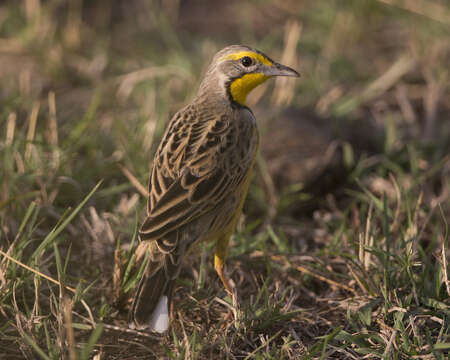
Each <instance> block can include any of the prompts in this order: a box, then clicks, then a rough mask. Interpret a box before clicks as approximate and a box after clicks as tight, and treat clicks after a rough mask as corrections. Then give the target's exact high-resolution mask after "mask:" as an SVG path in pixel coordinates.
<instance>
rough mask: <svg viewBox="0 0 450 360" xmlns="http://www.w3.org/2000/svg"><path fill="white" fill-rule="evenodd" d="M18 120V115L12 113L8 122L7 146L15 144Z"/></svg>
mask: <svg viewBox="0 0 450 360" xmlns="http://www.w3.org/2000/svg"><path fill="white" fill-rule="evenodd" d="M16 120H17V115H16V113H15V112H12V113H10V114H9V115H8V120H7V122H6V138H5V145H6V146H9V145H11V144H12V143H13V140H14V130H15V129H16Z"/></svg>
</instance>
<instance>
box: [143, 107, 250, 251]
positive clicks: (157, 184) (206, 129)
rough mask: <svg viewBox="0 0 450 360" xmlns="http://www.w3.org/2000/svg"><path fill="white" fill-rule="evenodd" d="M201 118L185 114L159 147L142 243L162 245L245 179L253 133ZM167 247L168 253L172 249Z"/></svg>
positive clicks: (209, 116) (207, 115) (209, 115)
mask: <svg viewBox="0 0 450 360" xmlns="http://www.w3.org/2000/svg"><path fill="white" fill-rule="evenodd" d="M203 114H204V115H203V116H202V114H199V113H197V112H196V111H195V108H192V107H189V106H188V107H186V108H184V109H183V110H181V111H180V112H179V113H177V114H176V115H175V116H174V118H173V119H172V121H171V123H170V125H169V127H168V129H167V131H166V133H165V135H164V137H163V140H162V141H161V144H160V146H159V148H158V151H157V153H156V156H155V160H154V163H153V170H152V174H151V178H150V185H149V189H150V191H149V192H150V195H149V201H148V209H147V218H146V220H145V222H144V224H143V225H142V227H141V230H140V236H141V239H142V240H156V239H161V238H162V237H164V236H165V235H166V234H168V233H170V232H172V231H174V230H176V229H179V228H180V227H181V226H183V225H185V224H187V223H189V222H191V221H192V220H194V219H196V218H198V217H200V216H202V215H203V214H205V213H206V212H208V211H210V210H212V209H214V208H215V207H217V206H220V204H221V203H222V201H223V200H224V199H225V198H226V197H227V196H229V195H232V194H233V193H235V192H236V190H237V189H238V187H239V186H240V185H241V183H242V182H243V180H244V179H245V178H246V176H247V174H248V171H249V169H250V167H251V164H252V160H253V159H252V157H253V156H254V152H253V151H252V150H254V149H252V147H253V146H255V144H254V143H253V142H252V141H251V140H252V136H254V135H255V134H254V132H255V131H256V128H255V127H254V126H251V124H245V123H243V124H240V123H239V124H237V122H236V121H233V120H235V119H233V118H232V116H231V115H224V114H223V115H215V114H214V111H203ZM177 238H178V236H177ZM161 245H163V244H161ZM167 245H168V247H169V248H172V249H173V246H174V245H175V244H170V246H169V244H167ZM167 250H168V252H169V249H167Z"/></svg>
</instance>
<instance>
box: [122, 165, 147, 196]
mask: <svg viewBox="0 0 450 360" xmlns="http://www.w3.org/2000/svg"><path fill="white" fill-rule="evenodd" d="M119 167H120V170H122V173H123V174H124V175H125V176H126V177H127V179H128V180H130V182H131V183H132V184H133V185H134V187H135V188H136V190H137V191H138V192H139V193H140V194H141V195H142V196H143V197H145V198H147V197H148V191H147V189H146V188H145V186H144V185H142V184H141V183H140V182H139V180H138V179H136V177H135V176H134V175H133V174H132V173H131V171H130V170H128V169H127V168H126V167H125V166H123V165H119Z"/></svg>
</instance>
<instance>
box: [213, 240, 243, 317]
mask: <svg viewBox="0 0 450 360" xmlns="http://www.w3.org/2000/svg"><path fill="white" fill-rule="evenodd" d="M229 239H230V236H226V237H225V236H223V237H220V238H219V239H218V240H217V245H216V251H215V253H214V269H215V270H216V272H217V275H218V276H219V279H220V280H221V281H222V284H223V286H224V287H225V290H226V291H227V293H228V294H229V295H230V297H231V299H232V302H233V307H232V309H230V310H231V311H230V312H229V313H228V315H227V316H226V318H225V321H228V319H230V318H231V316H233V317H234V320H235V322H237V321H238V318H239V315H238V314H239V303H238V299H237V293H236V288H235V287H234V286H231V284H230V282H229V281H228V279H227V278H226V276H225V274H224V272H223V270H224V267H225V266H224V264H225V258H226V255H227V248H228V241H229Z"/></svg>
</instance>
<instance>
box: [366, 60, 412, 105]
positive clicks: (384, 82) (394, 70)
mask: <svg viewBox="0 0 450 360" xmlns="http://www.w3.org/2000/svg"><path fill="white" fill-rule="evenodd" d="M416 66H417V62H416V60H415V59H414V57H412V55H411V54H405V55H402V56H401V57H400V58H399V59H397V61H396V62H395V63H394V64H392V65H391V67H390V68H389V69H388V70H387V71H386V72H385V73H384V74H382V75H381V76H380V77H379V78H378V79H376V80H375V81H373V82H372V83H371V84H370V85H369V86H368V87H367V88H366V89H365V90H364V91H363V92H362V94H361V99H362V101H363V102H367V101H370V100H372V99H374V98H376V97H378V96H380V95H382V94H384V93H385V92H386V91H387V90H389V89H390V88H391V87H392V86H393V85H395V84H396V83H397V82H398V81H399V80H400V79H401V78H402V77H403V76H404V75H405V74H407V73H409V72H410V71H412V70H413V69H414V68H415V67H416Z"/></svg>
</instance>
